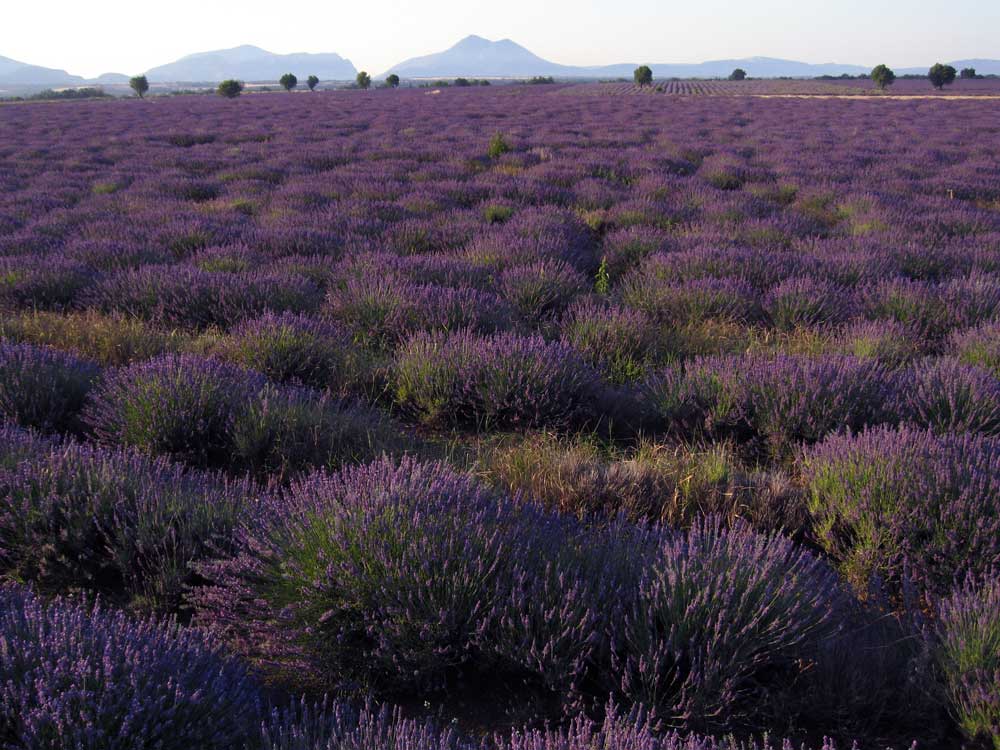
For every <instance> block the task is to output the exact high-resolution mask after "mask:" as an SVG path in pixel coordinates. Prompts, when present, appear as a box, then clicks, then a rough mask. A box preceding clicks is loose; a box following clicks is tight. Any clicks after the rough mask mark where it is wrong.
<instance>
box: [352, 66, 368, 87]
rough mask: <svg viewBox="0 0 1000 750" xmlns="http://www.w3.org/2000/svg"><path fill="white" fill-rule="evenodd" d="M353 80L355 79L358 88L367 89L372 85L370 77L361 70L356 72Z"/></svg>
mask: <svg viewBox="0 0 1000 750" xmlns="http://www.w3.org/2000/svg"><path fill="white" fill-rule="evenodd" d="M354 80H355V81H357V84H358V88H359V89H367V88H368V87H369V86H371V85H372V77H371V76H370V75H368V74H367V73H366V72H365V71H363V70H362V71H361V72H360V73H358V77H357V78H356V79H354Z"/></svg>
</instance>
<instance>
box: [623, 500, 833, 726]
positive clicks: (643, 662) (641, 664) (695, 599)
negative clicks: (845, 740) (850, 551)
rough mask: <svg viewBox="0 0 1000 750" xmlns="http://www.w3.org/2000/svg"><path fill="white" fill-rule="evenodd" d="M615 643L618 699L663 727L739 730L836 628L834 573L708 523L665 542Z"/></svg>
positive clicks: (799, 553) (777, 539)
mask: <svg viewBox="0 0 1000 750" xmlns="http://www.w3.org/2000/svg"><path fill="white" fill-rule="evenodd" d="M639 575H640V579H639V584H638V590H637V592H636V594H635V599H634V601H633V602H632V604H631V605H630V608H629V609H628V611H627V612H626V615H625V621H624V623H623V627H622V628H621V630H620V632H619V633H618V634H617V635H616V637H615V638H614V649H615V669H614V672H613V674H614V675H615V676H617V677H618V678H619V679H620V684H619V686H618V690H619V691H620V694H621V695H622V696H623V697H625V698H627V699H628V700H629V701H635V702H637V703H639V704H641V705H644V706H646V707H647V708H649V709H650V710H651V711H653V712H654V715H655V716H656V717H657V718H658V719H660V720H661V721H664V722H667V723H669V724H673V725H682V726H686V727H698V726H705V727H712V726H719V725H722V726H732V724H733V722H734V721H735V720H736V719H737V717H738V716H739V715H740V713H741V712H745V711H748V710H752V701H753V696H754V694H755V691H757V690H762V689H764V684H765V683H766V681H767V680H768V679H774V678H775V677H776V675H778V674H780V673H781V671H782V670H790V671H791V672H794V671H795V664H796V659H797V658H798V657H799V656H800V655H802V654H803V653H805V652H806V651H807V650H808V649H809V648H811V647H812V646H813V644H814V643H815V642H816V640H817V639H820V638H822V637H824V635H825V634H827V633H829V632H831V631H832V630H833V629H834V628H835V627H836V620H837V614H836V609H837V603H838V600H839V598H840V594H839V591H838V584H837V579H836V576H835V574H834V573H833V571H832V570H831V569H830V568H829V567H828V566H827V565H826V564H825V563H824V562H823V561H821V560H819V559H817V558H815V557H813V556H812V555H811V554H809V553H808V552H806V551H804V550H800V549H797V548H796V547H795V545H794V544H793V543H792V542H791V541H789V540H787V539H785V538H783V537H781V536H780V535H776V534H757V533H755V532H753V531H752V530H750V529H749V528H748V527H747V526H745V525H741V524H737V525H736V526H734V527H733V528H730V529H724V528H722V527H721V525H720V524H719V522H718V519H711V518H709V519H705V520H703V521H701V522H700V523H696V524H695V525H694V526H693V527H692V528H691V530H690V531H688V532H684V533H674V534H666V535H664V538H663V541H662V543H661V545H660V547H659V549H657V551H656V553H655V554H654V555H653V556H651V557H650V558H649V559H647V560H646V561H645V563H644V564H643V566H642V567H641V569H640V573H639Z"/></svg>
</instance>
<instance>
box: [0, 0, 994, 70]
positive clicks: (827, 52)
mask: <svg viewBox="0 0 1000 750" xmlns="http://www.w3.org/2000/svg"><path fill="white" fill-rule="evenodd" d="M468 34H479V35H480V36H484V37H487V38H490V39H500V38H503V37H509V38H511V39H513V40H514V41H516V42H519V43H520V44H523V45H524V46H526V47H527V48H528V49H530V50H532V51H533V52H535V53H536V54H539V55H541V56H542V57H544V58H547V59H549V60H552V61H553V62H559V63H566V64H578V65H582V64H590V65H600V64H610V63H618V62H660V63H666V62H701V61H703V60H708V59H717V58H726V57H749V56H752V55H768V56H772V57H786V58H792V59H796V60H803V61H806V62H814V63H818V62H843V63H856V64H861V65H874V64H876V63H879V62H886V63H889V64H890V65H895V66H899V67H903V66H910V65H925V64H928V63H931V62H934V61H936V60H952V59H960V58H971V57H992V58H1000V2H998V1H997V0H951V1H950V2H947V3H942V2H940V0H906V2H903V0H882V1H881V2H879V1H878V0H875V1H874V2H873V1H872V0H864V2H862V1H861V0H835V1H833V0H756V1H754V0H739V1H735V2H734V1H730V0H683V2H681V1H679V0H493V1H492V2H489V3H481V2H476V0H471V1H470V0H423V1H422V2H416V1H415V0H378V1H377V2H364V1H363V0H351V1H350V2H342V1H339V0H325V1H320V0H291V1H290V2H275V0H266V1H265V0H239V2H235V1H233V0H171V1H170V2H155V1H154V2H142V0H100V1H98V2H86V0H34V1H31V2H25V1H24V0H3V2H2V3H0V55H4V56H6V57H13V58H15V59H17V60H22V61H24V62H29V63H33V64H36V65H45V66H48V67H54V68H65V69H66V70H68V71H70V72H71V73H75V74H78V75H84V76H96V75H98V74H100V73H105V72H111V71H113V72H119V73H127V74H134V73H139V72H143V71H145V70H147V69H148V68H151V67H153V66H156V65H161V64H163V63H167V62H171V61H173V60H175V59H177V58H178V57H181V56H183V55H186V54H189V53H191V52H200V51H205V50H210V49H219V48H223V47H233V46H236V45H238V44H256V45H258V46H261V47H264V48H265V49H268V50H271V51H272V52H280V53H288V52H337V53H339V54H341V55H343V56H344V57H347V58H349V59H350V60H351V61H352V62H353V63H354V64H355V66H357V67H358V68H359V69H362V68H363V69H367V70H368V71H370V72H372V73H381V72H383V71H386V70H387V69H388V68H389V67H390V66H392V65H393V64H395V63H397V62H400V61H402V60H403V59H405V58H408V57H412V56H415V55H422V54H428V53H430V52H437V51H439V50H441V49H444V48H446V47H448V46H451V45H452V44H454V43H455V42H457V41H458V40H459V39H460V38H461V37H463V36H466V35H468Z"/></svg>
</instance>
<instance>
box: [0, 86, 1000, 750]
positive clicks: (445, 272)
mask: <svg viewBox="0 0 1000 750" xmlns="http://www.w3.org/2000/svg"><path fill="white" fill-rule="evenodd" d="M990 85H991V86H993V85H995V84H992V83H991V84H990ZM659 86H660V87H661V89H662V93H657V91H658V90H657V89H655V88H652V89H646V90H643V91H642V92H641V95H640V94H636V95H634V96H632V95H628V94H632V93H634V92H635V91H636V90H635V89H634V88H633V87H631V86H630V85H627V84H621V85H619V84H595V85H580V86H549V85H538V86H527V85H525V86H503V87H501V86H493V87H489V88H477V89H458V88H443V89H441V90H435V91H429V90H373V91H364V92H363V91H337V92H321V93H320V92H317V93H314V94H311V93H298V94H287V93H274V94H267V95H264V94H260V95H257V94H254V95H244V96H242V97H240V98H238V99H234V100H225V99H221V98H219V97H216V96H178V97H173V98H166V97H164V98H153V99H147V100H145V101H139V100H136V99H131V100H93V101H83V102H65V103H46V104H39V103H24V104H18V105H10V106H2V107H0V132H2V133H3V138H2V139H0V745H2V746H4V747H8V746H9V747H11V748H23V749H24V750H64V748H77V747H79V748H115V749H116V750H117V749H118V748H123V749H126V750H147V748H153V747H155V748H157V750H203V749H207V750H342V749H348V748H349V749H350V750H597V749H598V748H600V750H744V746H743V745H741V744H740V742H741V741H740V740H739V739H732V738H730V739H720V740H719V741H718V742H716V741H715V740H714V739H711V738H722V737H727V736H728V735H730V734H731V733H734V734H735V736H736V737H738V738H741V739H748V740H749V738H753V737H756V738H758V743H760V744H756V745H752V746H747V747H753V748H756V749H757V750H764V748H765V747H766V748H767V750H774V748H778V747H784V748H786V750H787V749H788V748H791V747H796V748H800V747H813V748H823V750H835V745H834V742H835V743H836V746H839V747H841V748H849V747H852V744H851V743H852V741H854V740H857V742H858V745H857V747H859V748H873V749H874V748H886V747H887V746H888V747H893V748H900V749H901V748H909V747H911V743H913V742H914V741H917V742H918V743H919V745H918V746H919V747H920V748H960V747H967V748H972V747H990V746H992V747H998V744H997V743H998V742H1000V728H998V727H1000V708H998V707H1000V681H998V678H997V675H1000V636H998V634H1000V579H998V578H997V576H998V570H1000V166H998V164H1000V118H998V117H997V103H996V102H995V101H993V100H992V99H987V98H976V97H972V98H967V99H954V100H946V99H944V98H942V97H940V96H937V95H933V94H932V95H931V96H930V97H929V98H926V99H916V100H892V101H887V102H886V103H885V104H878V105H875V104H872V103H870V102H869V101H867V100H865V99H864V96H866V94H865V87H864V86H863V85H861V84H858V83H856V82H855V83H852V84H847V83H843V84H842V83H818V82H796V81H791V82H748V83H740V84H736V83H728V82H712V83H691V82H688V83H677V84H674V83H670V82H666V83H662V84H659ZM986 90H987V86H986V85H985V84H980V83H979V82H976V83H973V84H969V85H968V86H966V85H965V84H963V83H959V84H956V85H955V86H954V87H952V88H950V89H949V90H948V92H947V93H946V95H947V94H949V93H960V92H963V91H965V92H983V93H986ZM990 90H992V89H990ZM893 91H894V92H895V93H898V94H902V93H904V92H910V91H913V92H918V91H927V92H928V93H930V88H929V86H926V85H925V84H920V83H919V82H917V83H910V82H902V83H900V84H897V86H896V87H895V88H894V89H893ZM831 92H843V93H846V94H850V96H844V97H839V96H838V97H834V98H828V99H820V98H817V99H795V98H775V99H769V98H764V97H767V96H774V95H777V96H784V95H788V96H797V95H808V94H813V95H829V94H830V93H831ZM673 93H676V94H679V95H676V96H675V95H671V94H673ZM747 93H753V94H755V96H746V95H745V94H747ZM613 94H623V95H622V96H614V95H613ZM687 94H691V95H690V96H688V95H687ZM741 94H742V95H741ZM855 94H856V96H855ZM59 597H63V598H59ZM95 597H100V604H99V605H96V606H95V605H94V598H95ZM153 617H157V618H160V619H156V620H153V619H150V618H153ZM164 618H176V620H172V619H164ZM324 696H325V697H324ZM382 703H385V704H387V705H389V706H396V707H397V708H395V709H393V708H386V709H384V710H383V709H380V708H378V706H379V705H380V704H382ZM314 706H318V708H313V707H314ZM521 728H526V729H525V732H526V734H522V733H521V732H520V730H521ZM765 732H767V733H769V735H768V736H769V737H770V739H769V740H760V739H759V738H761V737H762V735H763V734H764V733H765ZM120 733H124V734H125V735H126V736H125V737H124V738H123V737H121V736H120ZM777 737H787V738H788V744H785V745H782V744H781V743H780V742H778V741H777V740H776V739H775V738H777ZM829 737H832V738H834V739H833V740H826V739H824V738H829ZM39 738H41V739H39ZM147 738H153V739H152V740H150V741H149V742H146V740H147ZM977 743H978V744H977Z"/></svg>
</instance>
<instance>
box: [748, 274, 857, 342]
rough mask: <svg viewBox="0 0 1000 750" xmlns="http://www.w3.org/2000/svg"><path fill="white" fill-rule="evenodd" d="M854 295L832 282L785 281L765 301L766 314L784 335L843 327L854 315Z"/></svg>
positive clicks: (772, 290)
mask: <svg viewBox="0 0 1000 750" xmlns="http://www.w3.org/2000/svg"><path fill="white" fill-rule="evenodd" d="M849 300H850V294H849V292H848V291H847V290H845V289H843V288H841V287H838V286H836V285H835V284H831V283H830V282H828V281H817V280H815V279H813V278H810V277H804V278H802V277H800V278H792V279H785V280H784V281H782V282H781V283H780V284H778V285H777V286H775V287H773V288H772V289H771V290H770V291H769V292H768V293H767V295H766V296H765V298H764V312H765V313H766V314H767V315H768V317H769V318H770V321H771V324H772V325H773V326H774V327H775V328H777V329H778V330H781V331H790V330H793V329H795V328H798V327H800V326H815V325H826V324H831V323H839V322H841V321H843V320H846V319H847V318H849V317H850V315H851V306H850V301H849Z"/></svg>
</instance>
